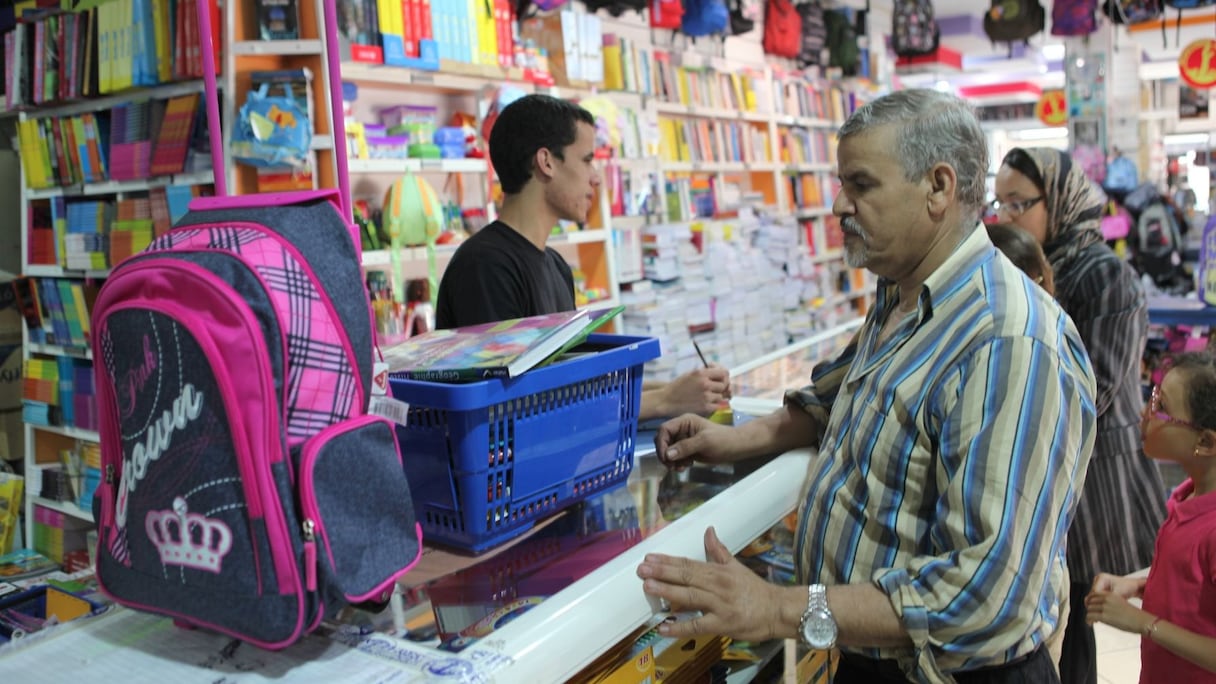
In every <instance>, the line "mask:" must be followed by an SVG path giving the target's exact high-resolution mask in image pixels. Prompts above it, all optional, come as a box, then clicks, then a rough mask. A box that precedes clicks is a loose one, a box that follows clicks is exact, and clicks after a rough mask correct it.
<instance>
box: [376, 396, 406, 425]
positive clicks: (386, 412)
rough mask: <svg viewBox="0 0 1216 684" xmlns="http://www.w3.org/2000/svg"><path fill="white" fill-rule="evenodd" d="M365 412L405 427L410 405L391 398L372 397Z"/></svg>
mask: <svg viewBox="0 0 1216 684" xmlns="http://www.w3.org/2000/svg"><path fill="white" fill-rule="evenodd" d="M367 412H368V413H370V414H372V415H374V416H380V417H381V418H387V419H389V420H391V421H393V422H394V423H397V424H399V425H405V424H406V422H407V421H408V420H409V416H410V405H409V404H407V403H405V402H404V401H401V400H399V399H394V398H392V397H383V396H374V397H372V400H371V403H370V404H369V405H368V407H367Z"/></svg>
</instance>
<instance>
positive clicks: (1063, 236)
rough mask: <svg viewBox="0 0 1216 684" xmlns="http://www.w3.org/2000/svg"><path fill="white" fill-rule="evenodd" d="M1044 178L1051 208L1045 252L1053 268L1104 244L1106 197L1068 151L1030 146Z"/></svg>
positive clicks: (1045, 201) (1045, 198)
mask: <svg viewBox="0 0 1216 684" xmlns="http://www.w3.org/2000/svg"><path fill="white" fill-rule="evenodd" d="M1023 150H1024V151H1025V152H1026V154H1027V155H1028V156H1029V157H1030V158H1031V159H1032V160H1033V161H1034V165H1035V167H1037V168H1038V170H1039V175H1040V176H1041V177H1042V178H1043V190H1044V193H1043V204H1044V206H1045V207H1047V240H1046V241H1045V242H1044V244H1043V253H1044V254H1046V255H1047V260H1048V261H1050V262H1051V267H1052V268H1053V269H1055V270H1059V269H1060V267H1061V266H1062V265H1064V264H1066V263H1068V262H1069V261H1072V259H1073V258H1074V257H1076V255H1077V254H1078V253H1080V251H1081V250H1083V249H1085V248H1086V247H1088V246H1089V245H1091V244H1093V243H1095V242H1102V241H1103V238H1102V227H1101V221H1102V206H1103V205H1104V204H1105V203H1106V195H1105V193H1103V192H1102V190H1100V189H1099V188H1098V186H1097V185H1094V183H1093V181H1091V180H1089V177H1088V176H1086V175H1085V172H1084V171H1083V170H1082V169H1081V167H1080V166H1079V165H1076V164H1073V160H1072V157H1071V156H1069V155H1068V153H1067V152H1061V151H1059V150H1055V149H1052V148H1050V147H1026V148H1023Z"/></svg>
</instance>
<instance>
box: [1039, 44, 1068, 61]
mask: <svg viewBox="0 0 1216 684" xmlns="http://www.w3.org/2000/svg"><path fill="white" fill-rule="evenodd" d="M1039 53H1040V54H1042V55H1043V56H1044V57H1046V58H1047V59H1050V60H1053V61H1054V60H1057V59H1064V44H1063V43H1052V44H1051V45H1044V46H1043V47H1041V48H1039Z"/></svg>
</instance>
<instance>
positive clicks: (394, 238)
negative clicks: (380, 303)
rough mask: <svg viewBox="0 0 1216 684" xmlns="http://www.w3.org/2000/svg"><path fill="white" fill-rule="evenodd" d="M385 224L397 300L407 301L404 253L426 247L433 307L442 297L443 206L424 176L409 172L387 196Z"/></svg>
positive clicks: (394, 297)
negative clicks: (439, 248) (438, 253)
mask: <svg viewBox="0 0 1216 684" xmlns="http://www.w3.org/2000/svg"><path fill="white" fill-rule="evenodd" d="M381 216H382V219H381V221H382V222H383V224H384V232H385V233H386V234H387V235H388V239H389V266H390V267H391V268H392V271H393V299H394V301H397V302H404V301H405V267H404V264H403V263H402V258H401V250H402V249H403V248H405V247H407V246H410V245H426V264H427V279H428V280H429V282H430V292H431V296H430V302H431V306H434V305H435V302H436V301H437V300H438V298H439V265H438V263H437V262H436V256H435V246H436V241H437V240H438V238H439V234H440V233H441V232H442V230H443V203H442V202H440V201H439V195H438V193H436V192H435V188H434V187H432V186H431V184H430V183H429V182H427V180H426V179H425V178H423V177H421V176H418V175H415V174H412V173H407V174H405V175H404V176H402V177H401V178H399V179H397V181H396V182H394V183H393V184H392V185H390V186H389V188H388V191H387V192H385V193H384V209H383V211H382V214H381Z"/></svg>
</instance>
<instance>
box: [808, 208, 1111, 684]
mask: <svg viewBox="0 0 1216 684" xmlns="http://www.w3.org/2000/svg"><path fill="white" fill-rule="evenodd" d="M896 295H897V290H896V288H895V286H894V285H893V284H892V283H890V282H889V281H880V283H879V291H878V296H877V301H876V303H875V306H874V308H873V309H872V310H871V312H870V314H869V317H868V319H867V320H866V323H865V325H864V326H863V327H862V328H861V330H860V331H859V333H858V336H857V337H856V338H855V341H854V343H852V344H850V345H849V346H848V347H847V348H846V349H845V350H844V352H842V354H841V355H840V356H839V357H838V358H836V359H834V360H833V361H830V362H827V363H825V364H821V365H820V366H819V367H817V368H816V369H815V371H814V374H813V378H812V381H813V384H812V385H811V386H810V387H807V388H805V389H803V390H798V391H795V392H791V393H789V394H788V395H787V397H786V400H787V401H789V402H791V403H793V404H795V405H798V406H801V407H802V408H803V409H804V410H806V411H808V412H809V413H811V415H812V416H814V417H815V418H816V419H817V421H818V423H819V424H820V425H824V426H826V427H825V429H824V434H823V435H822V437H821V440H820V449H819V453H820V454H821V455H822V458H820V459H817V460H816V461H815V465H813V466H812V468H811V472H810V473H809V479H808V483H807V487H808V493H807V498H806V501H805V503H804V504H803V507H802V510H801V511H800V513H799V515H800V519H799V531H800V533H801V535H800V536H799V538H798V546H797V549H796V558H797V559H798V575H799V577H800V579H801V580H802V581H803V582H806V583H811V582H823V583H825V584H846V583H847V584H858V583H867V582H872V583H874V585H875V586H877V587H878V588H879V589H880V590H881V591H883V592H884V593H886V594H887V595H888V596H889V597H890V600H891V605H892V606H893V607H894V609H895V612H896V614H897V615H898V616H899V618H900V620H901V622H902V623H903V625H904V627H905V628H906V630H907V633H908V635H909V636H910V637H911V641H912V643H913V648H911V649H857V650H856V652H857V653H858V654H860V655H864V656H867V657H871V658H892V659H896V660H897V661H898V662H899V664H900V666H901V667H902V668H903V669H904V671H905V672H907V673H908V674H909V675H910V676H911V677H913V678H914V679H916V680H920V681H950V679H949V677H948V675H947V674H946V673H950V672H955V671H962V670H971V669H975V668H979V667H985V666H991V665H998V664H1001V663H1004V662H1007V661H1009V660H1012V659H1014V658H1017V657H1019V656H1022V655H1024V654H1027V653H1029V652H1031V651H1033V650H1034V649H1035V648H1036V647H1037V646H1038V645H1039V644H1040V643H1041V642H1042V641H1043V640H1044V639H1045V638H1046V637H1047V636H1049V635H1050V634H1051V633H1052V631H1053V630H1054V629H1055V625H1056V623H1057V622H1058V621H1059V613H1058V606H1059V604H1060V598H1061V590H1062V589H1063V588H1064V582H1065V575H1064V545H1065V536H1066V532H1067V530H1068V525H1069V523H1070V521H1071V516H1072V511H1073V507H1074V505H1075V503H1076V499H1077V496H1078V494H1079V491H1080V487H1081V486H1082V483H1083V482H1084V479H1085V471H1086V466H1087V463H1088V461H1089V456H1090V451H1091V450H1092V448H1093V441H1094V423H1095V417H1094V416H1095V409H1094V377H1093V371H1092V370H1091V368H1090V365H1089V359H1088V357H1087V356H1086V354H1085V350H1084V347H1083V346H1082V344H1081V340H1080V338H1079V336H1078V335H1077V331H1076V329H1075V328H1074V327H1073V325H1072V322H1071V320H1070V319H1069V318H1068V317H1067V316H1066V315H1065V314H1064V312H1063V311H1062V310H1061V309H1060V307H1059V306H1058V305H1056V303H1055V302H1054V301H1052V300H1051V299H1050V297H1049V296H1048V295H1047V294H1046V293H1045V292H1043V290H1042V289H1041V288H1039V287H1038V286H1037V285H1035V284H1034V283H1032V282H1031V281H1030V280H1029V279H1027V278H1026V277H1025V276H1024V275H1023V274H1022V272H1021V271H1019V270H1018V269H1017V267H1015V266H1014V265H1013V264H1012V263H1011V262H1010V261H1009V260H1008V259H1006V258H1005V257H1004V256H1001V255H999V253H998V252H997V251H996V249H995V248H994V247H993V246H992V243H991V242H989V240H988V237H987V233H986V232H985V231H982V230H974V231H972V232H971V234H970V235H969V236H968V237H967V238H966V239H964V240H963V241H962V242H961V243H960V245H959V246H958V247H957V248H956V249H955V251H954V253H953V254H952V255H951V256H950V257H949V258H948V259H947V260H946V262H945V263H944V264H942V266H940V267H939V268H938V269H937V270H936V271H935V272H934V273H933V274H932V275H931V276H929V278H928V279H927V280H926V281H925V284H924V287H923V289H922V291H921V295H920V300H919V303H918V310H917V312H916V314H915V315H914V316H911V317H909V318H908V319H906V320H904V321H902V322H900V323H899V324H897V326H896V328H895V329H894V332H893V333H892V334H891V335H890V336H889V338H888V339H886V340H885V341H881V342H880V341H879V340H878V333H879V330H880V329H881V327H882V324H883V322H884V321H885V319H886V317H887V316H889V315H892V314H893V311H894V308H895V298H896ZM829 411H830V415H829ZM834 609H835V610H836V611H837V612H840V613H842V612H845V611H847V610H848V607H847V606H834ZM848 650H850V651H852V650H853V649H848Z"/></svg>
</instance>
